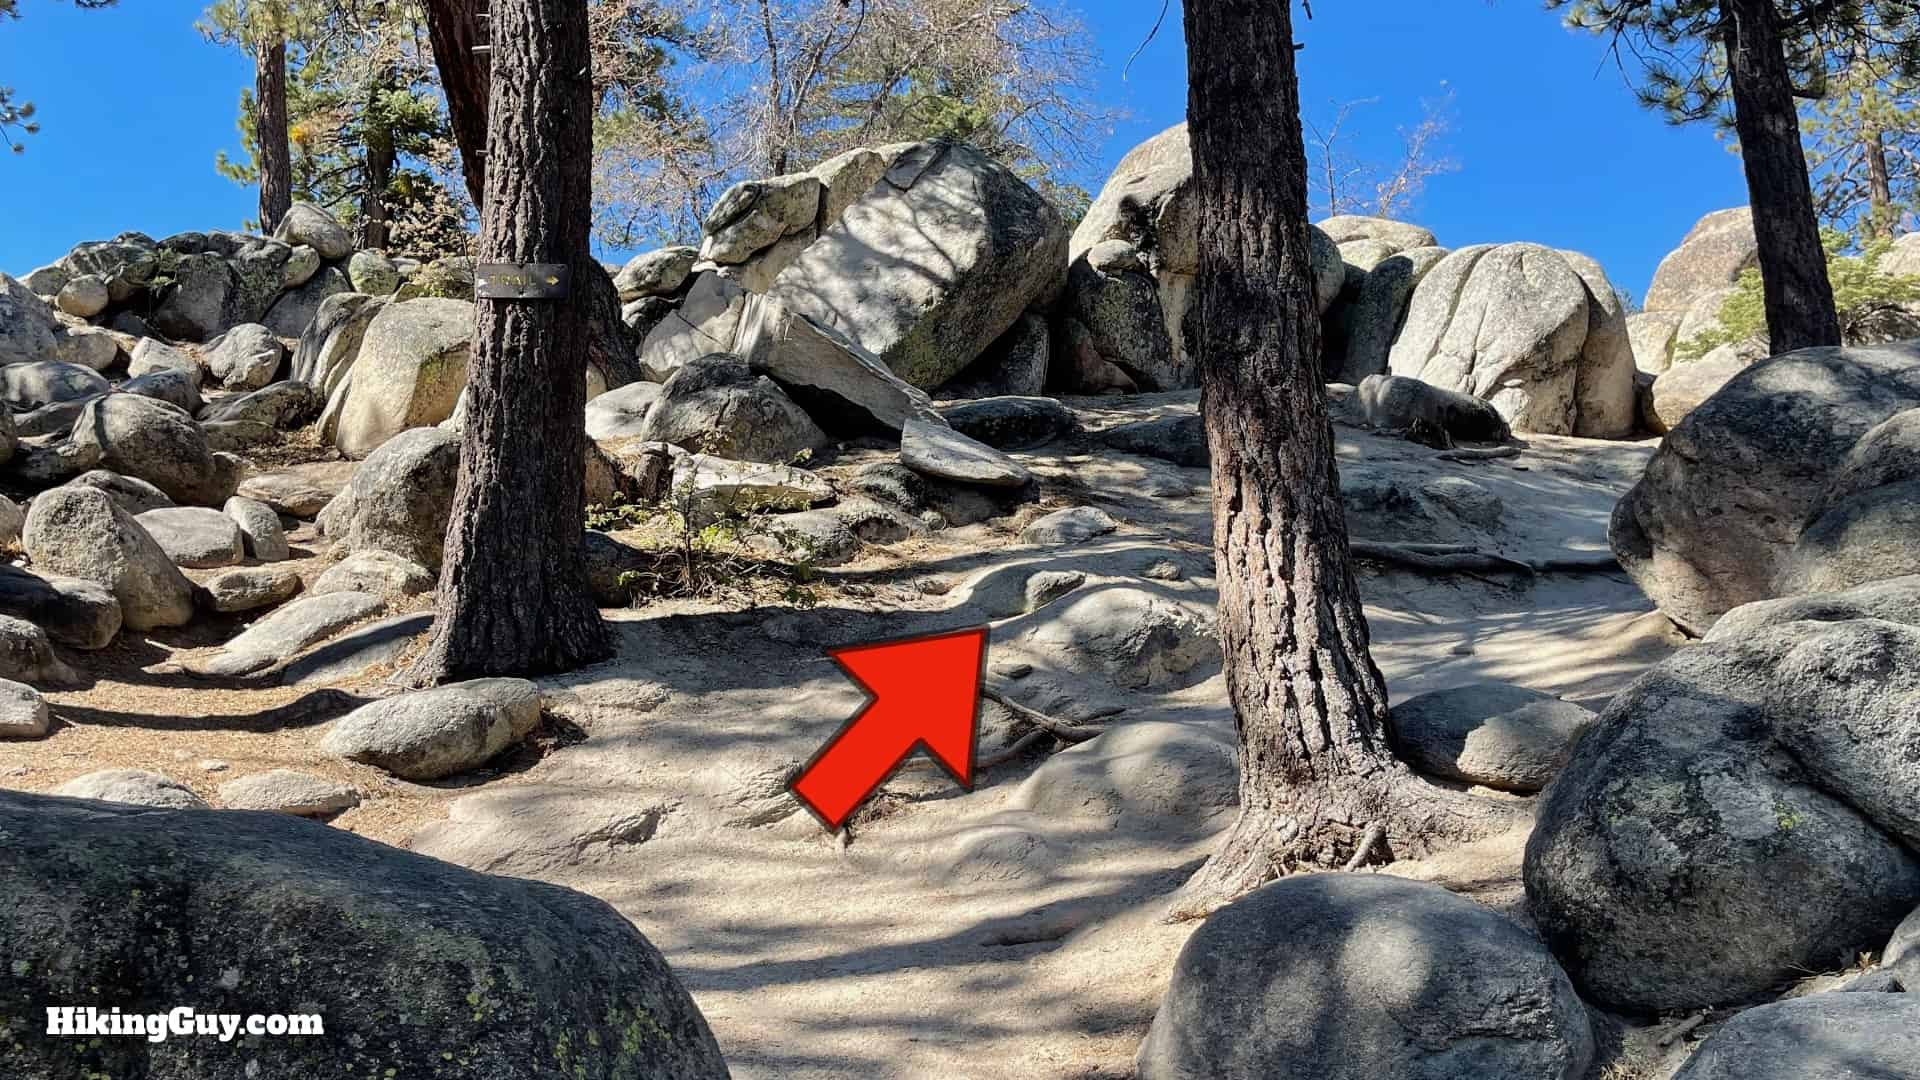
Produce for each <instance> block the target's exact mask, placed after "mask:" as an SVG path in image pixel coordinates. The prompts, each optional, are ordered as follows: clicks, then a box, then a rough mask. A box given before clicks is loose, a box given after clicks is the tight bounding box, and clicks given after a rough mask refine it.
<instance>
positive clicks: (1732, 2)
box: [1548, 0, 1920, 353]
mask: <svg viewBox="0 0 1920 1080" xmlns="http://www.w3.org/2000/svg"><path fill="white" fill-rule="evenodd" d="M1548 6H1549V7H1551V8H1562V9H1565V10H1566V11H1567V21H1568V23H1569V24H1570V25H1572V26H1575V27H1578V28H1582V29H1587V30H1591V31H1593V32H1595V33H1598V34H1604V35H1608V36H1610V37H1612V39H1613V41H1614V46H1615V49H1616V51H1618V50H1621V49H1623V48H1624V49H1625V51H1627V52H1629V53H1631V55H1632V56H1633V57H1634V58H1636V59H1637V60H1638V61H1639V62H1640V64H1641V66H1642V67H1643V68H1644V69H1645V72H1646V83H1645V85H1644V86H1642V87H1641V88H1640V97H1641V100H1642V102H1643V103H1644V104H1646V105H1647V106H1649V107H1650V108H1655V109H1659V110H1662V111H1664V112H1665V113H1666V114H1667V115H1668V117H1669V118H1670V119H1672V120H1673V121H1674V122H1676V123H1685V122H1689V121H1695V120H1711V119H1721V120H1723V121H1727V120H1730V123H1731V126H1732V128H1733V129H1734V130H1735V131H1736V132H1737V133H1738V136H1739V141H1740V151H1741V158H1742V161H1743V163H1744V166H1745V169H1746V175H1747V190H1748V195H1749V199H1750V201H1751V203H1752V206H1753V219H1754V233H1755V235H1756V236H1757V238H1758V240H1759V248H1760V271H1761V277H1762V279H1763V281H1764V285H1765V290H1766V309H1767V326H1768V330H1769V332H1770V335H1771V338H1772V348H1773V351H1774V352H1776V353H1778V352H1786V351H1789V350H1792V349H1799V348H1805V347H1807V346H1811V345H1837V344H1839V343H1840V323H1839V318H1838V316H1837V314H1836V312H1835V309H1834V302H1833V290H1832V288H1831V287H1830V286H1829V285H1828V283H1827V275H1826V255H1825V252H1824V250H1823V249H1822V246H1821V240H1820V223H1819V219H1818V217H1817V215H1816V213H1815V209H1814V199H1813V188H1812V183H1811V181H1810V178H1809V173H1808V168H1807V159H1806V154H1805V152H1804V151H1803V149H1802V146H1801V141H1800V125H1799V116H1798V109H1797V99H1798V98H1801V97H1818V96H1819V95H1820V94H1822V93H1823V92H1824V91H1825V88H1826V85H1827V77H1828V74H1829V73H1830V71H1832V70H1833V69H1834V67H1835V66H1836V65H1835V55H1836V52H1837V51H1842V50H1850V49H1851V48H1852V46H1853V43H1856V42H1859V41H1862V40H1865V39H1870V38H1880V39H1885V40H1887V41H1889V42H1891V43H1895V44H1893V45H1891V47H1892V48H1893V49H1894V50H1895V51H1897V52H1898V53H1899V54H1900V57H1899V59H1900V62H1901V64H1902V65H1903V66H1909V67H1910V66H1911V65H1912V64H1913V62H1914V60H1915V59H1916V58H1920V34H1916V32H1915V31H1916V30H1917V29H1920V16H1916V10H1915V4H1914V2H1913V0H1548Z"/></svg>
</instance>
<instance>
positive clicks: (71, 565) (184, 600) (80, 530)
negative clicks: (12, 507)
mask: <svg viewBox="0 0 1920 1080" xmlns="http://www.w3.org/2000/svg"><path fill="white" fill-rule="evenodd" d="M21 541H22V543H23V544H24V545H25V547H26V549H27V554H28V555H30V556H31V557H32V558H33V563H34V565H35V566H36V567H39V568H41V569H42V570H47V571H51V572H53V573H56V574H66V575H68V576H71V577H77V578H81V579H84V580H87V581H91V582H94V583H96V584H99V585H103V586H105V587H106V588H107V589H109V590H110V591H111V592H112V593H113V595H114V597H115V598H116V599H118V600H119V601H120V612H121V616H122V619H123V621H124V623H125V625H126V627H127V628H128V629H130V630H152V629H154V628H156V627H163V626H184V625H186V624H187V623H188V622H190V621H191V620H192V619H193V583H192V582H190V581H188V580H187V579H186V578H185V577H184V576H183V575H182V574H181V573H180V569H179V567H178V566H176V565H175V564H174V562H173V560H172V559H171V558H170V557H168V555H167V553H166V551H165V550H164V549H162V548H161V546H160V545H159V544H158V543H156V542H155V541H154V538H153V537H152V536H151V535H150V534H148V532H147V530H146V529H145V528H143V527H141V525H140V523H139V522H137V521H135V520H134V518H133V516H132V515H130V514H128V513H127V512H126V511H125V510H122V509H121V508H120V507H119V506H118V505H117V504H116V503H115V502H114V501H113V499H112V498H111V497H110V496H108V495H107V493H106V492H104V491H101V490H100V489H98V488H94V487H87V486H82V485H69V486H66V487H59V488H54V489H53V490H51V491H43V492H41V493H40V494H39V495H37V496H35V497H34V500H33V505H32V506H31V507H29V508H28V510H27V527H26V530H25V532H24V533H23V534H22V537H21Z"/></svg>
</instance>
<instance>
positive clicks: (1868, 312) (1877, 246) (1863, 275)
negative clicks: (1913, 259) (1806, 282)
mask: <svg viewBox="0 0 1920 1080" xmlns="http://www.w3.org/2000/svg"><path fill="white" fill-rule="evenodd" d="M1823 239H1824V241H1825V244H1826V249H1827V280H1828V281H1829V282H1831V283H1832V284H1833V304H1834V307H1835V308H1836V309H1837V310H1838V311H1839V314H1840V338H1841V340H1842V341H1845V342H1846V343H1847V344H1849V345H1857V344H1862V343H1865V342H1869V341H1875V340H1884V337H1881V336H1877V335H1876V328H1878V327H1884V326H1886V325H1887V323H1888V320H1889V319H1890V318H1891V317H1895V316H1899V315H1902V314H1904V313H1903V312H1902V311H1901V308H1902V306H1903V305H1905V304H1910V303H1913V302H1915V301H1920V277H1915V276H1913V275H1908V274H1888V273H1884V272H1882V271H1881V269H1880V260H1881V259H1883V258H1885V257H1886V254H1887V252H1888V251H1890V250H1892V248H1893V241H1891V240H1876V241H1874V242H1873V243H1870V244H1868V245H1866V246H1865V247H1863V248H1861V249H1860V250H1859V251H1858V252H1857V253H1854V254H1849V253H1848V251H1847V249H1848V247H1849V246H1851V244H1852V240H1851V239H1850V238H1849V237H1848V236H1847V235H1846V234H1844V233H1840V232H1836V231H1829V232H1828V233H1827V234H1826V235H1825V237H1824V238H1823ZM1754 339H1759V340H1761V341H1765V340H1766V339H1767V303H1766V294H1765V292H1764V291H1763V286H1762V284H1761V281H1760V271H1759V270H1757V269H1750V270H1748V271H1746V272H1745V273H1743V274H1741V275H1740V280H1739V282H1738V283H1736V284H1735V286H1734V292H1733V294H1732V295H1731V296H1728V297H1727V299H1726V302H1725V303H1723V304H1721V305H1720V327H1719V328H1718V329H1714V330H1708V331H1706V332H1704V333H1700V334H1695V335H1694V336H1692V337H1690V338H1688V339H1687V340H1685V341H1682V342H1680V343H1678V344H1677V345H1675V346H1674V350H1673V359H1674V361H1675V362H1676V363H1679V362H1683V361H1687V360H1698V359H1700V358H1701V357H1703V356H1705V355H1707V354H1708V353H1710V352H1712V351H1713V350H1715V349H1717V348H1719V347H1720V346H1722V345H1738V344H1740V343H1741V342H1745V341H1751V340H1754Z"/></svg>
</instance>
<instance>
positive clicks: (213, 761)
mask: <svg viewBox="0 0 1920 1080" xmlns="http://www.w3.org/2000/svg"><path fill="white" fill-rule="evenodd" d="M228 768H229V766H228V765H227V763H226V762H224V761H221V760H220V759H219V758H208V759H206V760H205V761H202V762H201V763H200V771H201V772H226V771H227V769H228Z"/></svg>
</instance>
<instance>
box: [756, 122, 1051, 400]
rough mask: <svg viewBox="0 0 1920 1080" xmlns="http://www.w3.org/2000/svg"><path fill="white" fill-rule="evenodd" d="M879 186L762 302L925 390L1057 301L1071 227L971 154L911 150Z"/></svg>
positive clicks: (923, 147)
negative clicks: (856, 347) (1025, 316)
mask: <svg viewBox="0 0 1920 1080" xmlns="http://www.w3.org/2000/svg"><path fill="white" fill-rule="evenodd" d="M883 179H884V182H883V183H877V184H875V185H874V186H873V188H872V189H870V190H869V191H868V192H867V193H866V194H865V195H863V196H862V197H860V198H859V199H856V200H855V201H854V202H853V203H852V204H851V205H849V206H848V207H847V208H846V210H845V212H843V213H842V214H841V216H840V220H839V221H838V222H837V223H835V224H834V225H833V227H832V228H830V229H827V230H826V231H825V232H824V233H823V234H822V235H821V236H820V238H819V239H818V240H816V241H814V242H813V243H812V244H810V245H808V246H807V248H806V250H805V251H803V252H801V253H800V255H799V257H798V258H797V259H795V260H794V262H793V263H792V265H790V266H788V267H787V268H786V269H785V270H783V271H781V273H780V275H779V277H777V278H776V279H775V281H774V283H773V286H772V288H771V289H770V290H769V291H768V296H769V297H770V298H772V299H774V300H776V301H777V302H778V303H779V304H781V305H782V306H784V307H786V308H787V309H788V310H791V311H794V312H798V313H801V314H805V315H807V316H809V317H811V318H813V319H815V320H816V321H819V322H821V323H824V324H826V325H830V326H833V327H836V328H837V329H839V330H840V331H841V332H843V333H845V334H846V335H847V336H848V337H849V338H852V339H853V340H854V341H856V342H858V343H860V345H862V346H863V347H864V348H866V349H867V350H868V351H870V352H873V353H875V354H877V355H878V356H879V357H880V358H881V359H882V360H884V361H885V362H886V364H887V366H888V367H889V368H891V369H892V370H893V372H894V374H896V375H898V376H900V378H902V379H903V380H905V381H906V382H908V383H910V384H912V385H914V386H917V387H920V388H921V389H931V388H933V387H935V386H938V385H940V384H941V383H943V382H945V381H947V380H948V379H949V378H952V377H953V376H954V375H956V374H958V373H959V372H960V371H961V369H963V368H965V367H966V366H967V365H968V364H969V363H971V362H972V361H973V360H974V359H975V358H976V357H978V356H979V355H980V354H981V353H983V352H985V351H986V349H987V347H988V346H989V345H991V344H992V343H993V342H994V340H995V339H997V338H998V337H999V336H1000V335H1001V334H1003V333H1005V332H1006V331H1007V329H1008V328H1009V327H1011V326H1012V325H1013V324H1014V322H1015V320H1017V319H1018V318H1019V317H1020V315H1021V313H1022V312H1024V311H1026V310H1027V309H1028V308H1030V307H1034V306H1036V305H1037V304H1039V303H1041V302H1043V301H1045V300H1047V299H1049V298H1050V297H1051V296H1053V295H1055V294H1057V293H1058V292H1059V289H1060V285H1061V278H1062V275H1063V274H1064V272H1065V269H1066V245H1067V231H1066V226H1065V224H1064V223H1063V222H1062V221H1061V219H1060V214H1059V212H1058V211H1057V210H1055V209H1054V208H1053V206H1052V204H1050V203H1048V202H1047V200H1046V199H1045V198H1044V197H1042V196H1041V195H1040V193H1039V192H1037V191H1035V190H1033V189H1032V188H1031V187H1029V186H1028V185H1027V183H1026V182H1025V181H1023V180H1021V179H1020V178H1019V177H1018V176H1016V175H1014V174H1013V172H1011V171H1010V170H1008V169H1007V168H1006V167H1005V166H1003V165H1001V164H999V163H997V162H995V161H993V160H991V159H989V158H987V157H986V156H984V155H982V154H981V153H979V152H978V151H976V150H974V149H972V148H971V147H967V146H963V145H958V144H947V143H922V144H918V145H915V146H913V147H911V148H909V149H907V150H905V151H904V152H902V153H901V154H900V155H899V156H898V158H896V160H895V161H894V163H893V165H892V167H891V168H889V169H888V170H887V172H886V174H885V176H884V178H883Z"/></svg>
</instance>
